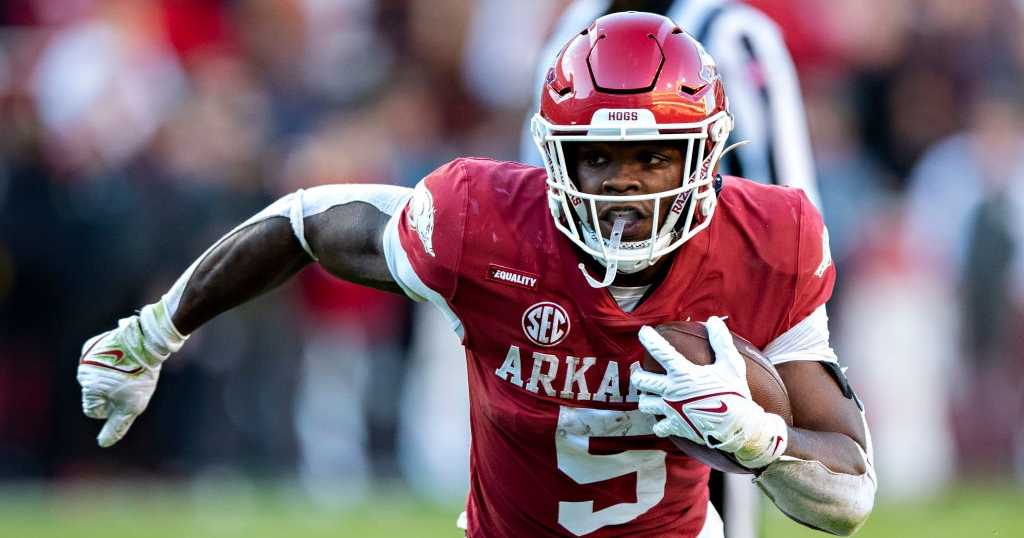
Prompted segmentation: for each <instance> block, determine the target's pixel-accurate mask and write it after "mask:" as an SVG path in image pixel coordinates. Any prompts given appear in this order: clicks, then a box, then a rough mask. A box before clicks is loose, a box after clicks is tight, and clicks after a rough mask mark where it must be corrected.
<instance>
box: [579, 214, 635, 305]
mask: <svg viewBox="0 0 1024 538" xmlns="http://www.w3.org/2000/svg"><path fill="white" fill-rule="evenodd" d="M625 227H626V219H615V223H614V224H612V233H611V236H610V237H609V238H608V246H607V247H606V248H605V255H604V259H605V265H604V280H597V279H595V278H594V277H592V276H590V273H588V272H587V267H586V266H585V265H583V264H582V263H581V264H580V265H579V267H580V271H581V272H582V273H583V276H584V277H586V278H587V283H588V284H590V287H592V288H607V287H608V286H611V284H612V281H614V280H615V273H616V272H617V271H618V263H616V262H615V260H616V259H617V258H618V257H619V245H620V244H622V230H623V229H624V228H625Z"/></svg>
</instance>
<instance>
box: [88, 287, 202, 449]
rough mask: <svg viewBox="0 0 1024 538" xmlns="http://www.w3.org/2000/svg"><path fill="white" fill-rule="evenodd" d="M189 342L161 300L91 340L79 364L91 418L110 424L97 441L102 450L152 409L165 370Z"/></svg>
mask: <svg viewBox="0 0 1024 538" xmlns="http://www.w3.org/2000/svg"><path fill="white" fill-rule="evenodd" d="M187 338H188V337H187V336H182V335H181V334H180V333H178V331H177V329H175V328H174V324H173V323H171V319H170V316H169V315H168V314H167V309H166V308H165V306H164V303H163V301H160V302H158V303H156V304H152V305H148V306H146V307H144V308H143V309H142V310H141V311H140V312H139V314H138V315H137V316H132V317H129V318H124V319H122V320H121V321H120V322H119V323H118V326H117V328H116V329H114V330H112V331H107V332H105V333H103V334H100V335H98V336H94V337H92V338H90V339H89V340H88V341H86V343H85V345H84V346H82V357H81V359H79V361H78V384H79V385H81V386H82V410H83V411H84V412H85V416H87V417H90V418H97V419H106V420H107V421H106V423H105V424H104V425H103V429H102V430H100V433H99V436H98V437H97V438H96V439H97V441H99V444H100V446H103V447H108V446H110V445H112V444H114V443H116V442H118V441H120V440H121V438H122V437H124V434H125V433H127V432H128V428H130V427H131V425H132V422H134V421H135V417H137V416H139V414H141V413H142V412H143V411H145V410H146V406H147V405H149V399H150V398H151V397H152V396H153V391H154V390H156V381H157V379H158V378H159V377H160V365H161V364H163V362H164V360H166V359H167V357H168V356H170V354H171V353H173V352H175V351H177V350H178V349H180V348H181V345H182V344H183V343H184V342H185V340H186V339H187Z"/></svg>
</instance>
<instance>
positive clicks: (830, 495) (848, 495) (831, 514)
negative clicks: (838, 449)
mask: <svg viewBox="0 0 1024 538" xmlns="http://www.w3.org/2000/svg"><path fill="white" fill-rule="evenodd" d="M754 483H755V484H757V486H758V487H759V488H761V491H763V492H764V494H765V495H767V496H768V498H769V499H771V501H772V502H773V503H775V506H777V507H778V508H779V510H780V511H781V512H782V513H784V514H786V515H787V516H789V518H790V519H793V520H794V521H796V522H798V523H801V524H803V525H806V526H808V527H811V528H813V529H817V530H820V531H824V532H828V533H831V534H835V535H839V536H849V535H851V534H853V533H855V532H857V530H858V529H860V527H861V525H863V524H864V522H865V521H866V520H867V518H868V516H869V515H870V514H871V509H872V507H873V506H874V502H875V489H876V478H875V473H874V470H873V468H872V467H871V466H870V464H869V465H868V471H867V472H865V473H863V474H860V475H849V474H843V473H836V472H833V471H831V470H830V469H828V468H827V467H825V465H823V464H822V463H821V462H818V461H806V460H801V459H797V458H793V457H789V456H782V457H781V458H780V459H779V460H777V461H776V462H774V463H772V464H771V465H769V466H768V467H767V468H766V469H765V470H764V472H762V473H761V474H760V476H758V477H757V478H755V479H754Z"/></svg>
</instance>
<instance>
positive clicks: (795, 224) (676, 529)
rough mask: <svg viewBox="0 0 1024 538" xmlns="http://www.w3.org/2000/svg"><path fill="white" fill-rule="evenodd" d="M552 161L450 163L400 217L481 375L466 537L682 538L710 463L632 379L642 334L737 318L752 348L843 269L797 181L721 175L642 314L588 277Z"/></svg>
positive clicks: (804, 310) (703, 498)
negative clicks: (791, 184) (645, 407)
mask: <svg viewBox="0 0 1024 538" xmlns="http://www.w3.org/2000/svg"><path fill="white" fill-rule="evenodd" d="M545 180H546V174H545V171H544V170H543V169H541V168H534V167H528V166H524V165H520V164H515V163H508V162H497V161H492V160H486V159H460V160H456V161H453V162H451V163H449V164H447V165H445V166H443V167H441V168H439V169H438V170H436V171H435V172H433V173H432V174H430V175H429V176H427V177H426V178H425V179H424V180H423V182H422V183H421V185H420V186H418V187H417V189H416V192H415V194H414V195H413V197H412V198H411V200H410V202H409V203H408V204H407V206H406V207H405V208H404V210H403V212H402V215H401V218H400V219H399V220H398V222H399V224H398V236H399V239H400V241H401V245H402V250H403V251H404V252H405V255H406V256H407V257H408V263H409V265H410V266H411V268H412V269H413V271H414V272H415V273H416V275H417V277H419V279H420V280H422V282H423V284H424V285H425V286H426V287H428V288H430V289H431V290H433V291H434V292H436V294H437V297H435V298H434V299H432V300H434V301H435V302H437V303H443V304H440V306H441V307H442V308H445V309H448V310H450V311H451V312H452V313H454V314H455V316H456V317H457V318H458V320H460V321H461V323H462V329H463V343H464V344H465V346H466V350H467V353H466V359H467V361H468V367H469V368H468V370H469V393H470V421H471V432H472V447H471V450H470V466H471V470H470V471H471V472H470V476H471V484H470V491H469V496H468V501H467V515H468V518H469V520H468V523H469V530H468V536H470V537H488V538H503V537H509V538H511V537H516V538H520V537H523V536H530V537H546V536H587V537H611V536H631V537H654V536H659V537H664V536H672V537H688V536H695V535H696V534H697V533H698V532H699V531H700V529H701V527H702V525H703V523H704V517H705V514H706V509H707V502H708V490H707V479H708V474H709V468H708V467H706V466H704V465H703V464H701V463H699V462H697V461H696V460H693V459H691V458H689V457H688V456H686V455H684V454H683V453H682V452H680V451H679V450H678V449H676V448H675V446H674V445H672V444H671V442H669V441H667V440H664V439H659V438H657V437H656V436H655V435H653V433H652V431H651V427H652V426H653V424H654V419H653V418H652V417H651V416H649V415H646V414H644V413H641V412H640V411H638V410H637V401H638V396H639V393H638V392H637V390H636V389H634V388H633V387H632V386H631V385H630V383H629V374H630V372H631V370H632V369H634V368H638V367H639V361H640V359H641V357H642V354H643V347H642V346H641V344H640V343H639V340H638V338H637V331H638V330H639V329H640V327H641V326H643V325H657V324H659V323H662V322H665V321H669V320H680V319H687V318H690V319H694V320H698V321H703V320H705V319H707V318H708V317H709V316H712V315H717V316H728V317H727V320H726V321H727V324H728V326H729V328H730V329H731V330H732V331H734V332H736V333H737V334H739V335H741V336H743V337H744V338H746V339H747V340H749V341H751V342H752V343H754V344H755V345H757V346H758V347H761V348H763V347H764V346H765V345H766V344H768V343H769V342H771V341H772V340H773V339H775V338H776V337H778V336H779V335H781V334H782V333H784V332H785V331H786V330H788V329H790V328H791V327H793V326H794V325H795V324H797V323H798V322H800V321H801V320H803V319H804V318H805V317H807V316H808V315H810V314H811V312H813V311H814V310H815V309H816V308H817V307H819V306H821V305H822V304H824V303H825V301H826V300H827V299H828V298H829V296H830V294H831V291H832V286H833V282H834V279H835V274H834V269H833V267H832V265H831V263H830V259H829V258H828V255H827V252H828V250H827V239H825V238H826V237H827V236H826V235H825V230H824V226H823V224H822V221H821V217H820V215H819V214H818V212H817V211H816V210H815V209H814V208H813V206H812V205H811V203H810V202H809V201H808V199H807V197H806V196H805V195H804V194H803V192H802V191H800V190H797V189H790V188H785V187H777V186H771V185H760V184H756V183H753V182H750V181H747V180H743V179H740V178H734V177H726V178H725V180H724V184H723V188H722V190H721V193H720V195H719V203H718V207H717V210H716V212H715V215H714V218H713V219H712V221H711V224H710V226H709V227H708V228H707V229H705V230H704V231H702V232H701V233H699V234H698V235H697V236H696V237H694V238H692V239H690V240H689V241H688V242H686V243H685V244H683V246H682V247H681V248H680V249H679V251H678V252H677V253H676V254H675V256H674V259H673V260H672V267H671V268H670V269H669V271H668V274H667V276H666V278H665V280H664V281H663V282H662V283H661V284H659V285H658V286H657V288H656V289H654V290H653V291H651V292H650V293H649V294H648V296H647V297H646V298H645V300H644V301H643V302H642V303H640V305H639V306H638V307H637V308H636V310H634V311H633V312H632V313H626V312H624V311H622V310H621V309H620V308H619V306H618V305H617V304H616V302H615V300H614V299H613V298H612V296H611V295H610V294H609V292H608V290H607V289H595V288H592V287H591V286H590V285H588V284H587V282H586V280H585V279H584V278H583V275H582V274H581V273H580V269H579V267H578V266H579V263H580V262H581V261H582V260H583V258H582V257H581V256H586V255H585V254H581V253H579V251H578V250H576V249H575V247H574V246H573V244H572V243H571V242H570V241H569V239H568V238H566V237H565V236H564V235H563V234H562V233H561V232H559V231H558V230H557V229H556V228H555V226H554V223H553V222H552V218H551V215H550V212H549V209H548V201H547V192H546V183H545Z"/></svg>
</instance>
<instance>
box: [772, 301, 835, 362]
mask: <svg viewBox="0 0 1024 538" xmlns="http://www.w3.org/2000/svg"><path fill="white" fill-rule="evenodd" d="M763 351H764V355H765V356H766V357H768V360H770V361H772V364H775V365H779V364H782V363H784V362H789V361H824V362H838V359H837V358H836V352H835V351H834V350H833V349H832V347H831V346H830V345H829V332H828V313H827V312H826V311H825V305H821V306H819V307H818V308H817V309H815V310H814V312H811V315H809V316H807V317H806V318H804V320H803V321H801V322H800V323H797V324H796V325H794V326H793V328H791V329H790V330H788V331H786V332H785V333H783V334H782V335H781V336H779V337H778V338H776V339H775V340H772V341H771V342H769V343H768V345H767V346H765V348H764V350H763Z"/></svg>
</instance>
